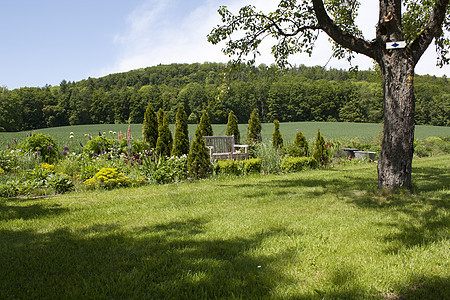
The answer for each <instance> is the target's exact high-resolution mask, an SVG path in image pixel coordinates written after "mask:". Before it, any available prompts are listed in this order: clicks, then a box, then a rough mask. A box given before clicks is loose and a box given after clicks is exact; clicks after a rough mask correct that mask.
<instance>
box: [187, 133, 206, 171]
mask: <svg viewBox="0 0 450 300" xmlns="http://www.w3.org/2000/svg"><path fill="white" fill-rule="evenodd" d="M187 166H188V172H189V175H190V176H192V177H193V178H205V177H206V176H208V175H209V174H211V171H212V164H211V161H210V160H209V151H208V149H207V148H206V145H205V141H204V140H203V138H202V135H201V132H200V130H199V126H197V130H196V131H195V139H194V141H193V142H192V145H191V149H190V150H189V155H188V161H187Z"/></svg>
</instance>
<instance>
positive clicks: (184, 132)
mask: <svg viewBox="0 0 450 300" xmlns="http://www.w3.org/2000/svg"><path fill="white" fill-rule="evenodd" d="M188 153H189V131H188V123H187V116H186V112H185V111H184V107H183V105H180V106H178V110H177V115H176V117H175V134H174V141H173V148H172V155H173V156H182V155H183V154H188Z"/></svg>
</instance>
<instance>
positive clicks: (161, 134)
mask: <svg viewBox="0 0 450 300" xmlns="http://www.w3.org/2000/svg"><path fill="white" fill-rule="evenodd" d="M162 116H163V120H164V121H163V123H162V125H161V126H159V127H158V140H157V142H156V153H157V154H158V155H159V156H160V157H165V156H167V157H169V156H170V153H171V152H172V143H173V140H172V133H171V132H170V129H169V119H168V118H167V116H166V115H165V114H164V112H163V115H162Z"/></svg>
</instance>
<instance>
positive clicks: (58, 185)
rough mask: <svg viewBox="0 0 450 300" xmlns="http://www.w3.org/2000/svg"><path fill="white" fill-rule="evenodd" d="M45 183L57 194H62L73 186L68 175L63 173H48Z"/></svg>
mask: <svg viewBox="0 0 450 300" xmlns="http://www.w3.org/2000/svg"><path fill="white" fill-rule="evenodd" d="M47 184H48V185H49V186H51V187H52V188H54V189H55V191H56V192H57V193H58V194H64V193H66V192H68V191H70V190H71V189H72V188H73V181H72V179H71V178H70V176H69V175H67V174H64V173H56V174H50V175H49V176H48V177H47Z"/></svg>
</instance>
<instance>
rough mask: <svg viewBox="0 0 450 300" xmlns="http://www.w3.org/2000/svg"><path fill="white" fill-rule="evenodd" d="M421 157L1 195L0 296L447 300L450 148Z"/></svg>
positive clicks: (449, 254) (448, 285)
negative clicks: (392, 164) (403, 179)
mask: <svg viewBox="0 0 450 300" xmlns="http://www.w3.org/2000/svg"><path fill="white" fill-rule="evenodd" d="M316 125H318V124H316ZM266 126H267V125H266ZM79 128H81V129H79V130H77V131H79V132H83V133H84V132H86V131H87V129H88V128H91V127H85V128H82V127H79ZM92 128H94V127H92ZM104 128H105V129H106V130H109V128H108V127H107V126H105V127H104ZM376 128H377V127H376V126H374V127H373V129H374V130H375V129H376ZM82 129H86V130H82ZM291 129H292V128H291ZM52 130H55V131H56V130H58V129H52ZM59 130H62V129H59ZM65 130H70V129H69V128H65ZM111 130H118V128H111ZM132 130H135V132H137V131H138V127H137V126H136V127H132ZM314 130H317V128H316V129H314ZM74 131H75V130H74ZM294 131H295V129H294ZM305 131H306V130H305ZM326 131H327V130H326V129H324V132H326ZM47 132H49V133H51V130H47ZM218 133H219V132H218ZM413 164H414V168H413V182H414V192H413V193H412V194H410V193H407V192H399V193H394V194H389V193H383V192H380V191H378V190H377V188H376V164H375V163H367V162H365V163H364V162H356V161H352V162H348V163H347V164H344V165H340V166H335V167H333V168H329V169H319V170H311V171H306V172H299V173H295V174H288V175H266V176H263V175H253V176H249V177H219V178H217V177H214V178H213V179H208V180H202V181H195V182H185V183H181V184H171V185H151V186H144V187H139V188H133V189H131V188H124V189H116V190H112V191H95V192H86V193H75V194H67V195H64V196H57V197H50V198H40V199H0V266H1V268H2V271H1V272H0V298H1V299H9V298H21V299H23V298H26V299H29V298H58V299H67V298H71V299H75V298H104V299H106V298H108V299H119V298H120V299H123V298H134V299H212V298H222V299H224V298H225V299H235V298H239V299H241V298H242V299H445V298H447V299H448V291H449V290H450V280H449V279H450V278H449V277H450V265H449V259H450V250H449V249H450V242H449V231H448V226H449V221H450V218H449V217H450V215H449V211H450V210H449V208H450V207H449V205H450V203H449V199H450V192H449V186H450V156H449V155H442V156H436V157H431V158H422V159H415V160H414V161H413Z"/></svg>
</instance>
